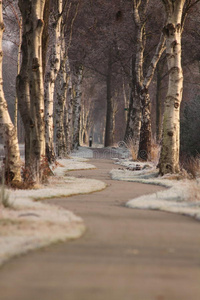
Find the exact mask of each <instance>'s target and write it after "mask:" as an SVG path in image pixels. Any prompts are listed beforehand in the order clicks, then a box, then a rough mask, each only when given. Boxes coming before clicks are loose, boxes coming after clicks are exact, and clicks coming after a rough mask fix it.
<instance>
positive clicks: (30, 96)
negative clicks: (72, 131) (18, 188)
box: [16, 0, 45, 181]
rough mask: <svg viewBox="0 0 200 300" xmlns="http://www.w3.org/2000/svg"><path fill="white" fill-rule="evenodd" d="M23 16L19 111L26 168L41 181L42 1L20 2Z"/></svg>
mask: <svg viewBox="0 0 200 300" xmlns="http://www.w3.org/2000/svg"><path fill="white" fill-rule="evenodd" d="M18 3H19V8H20V11H21V14H22V29H23V36H22V63H21V68H20V73H19V75H18V76H17V82H16V85H17V95H18V99H19V110H20V114H21V117H22V120H23V123H24V128H25V165H26V168H28V169H29V170H30V171H31V174H32V179H33V180H34V181H39V180H40V178H41V175H42V174H41V172H40V171H41V169H40V164H41V161H42V160H43V159H44V157H45V139H44V137H45V126H44V125H45V124H44V84H43V70H42V31H43V26H44V22H43V15H44V6H45V0H43V1H42V0H32V1H31V0H19V2H18Z"/></svg>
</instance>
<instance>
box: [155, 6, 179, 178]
mask: <svg viewBox="0 0 200 300" xmlns="http://www.w3.org/2000/svg"><path fill="white" fill-rule="evenodd" d="M184 3H185V0H176V1H175V2H173V3H172V2H171V1H167V4H166V12H167V24H166V26H165V27H164V33H165V36H166V53H167V64H168V72H169V81H168V91H167V96H166V99H165V110H164V120H163V139H162V148H161V156H160V162H159V168H160V173H161V174H162V175H163V174H166V173H176V172H179V147H180V137H179V135H180V128H179V127H180V125H179V119H180V104H181V100H182V91H183V72H182V66H181V34H182V27H181V23H182V14H183V6H184Z"/></svg>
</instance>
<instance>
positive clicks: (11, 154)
mask: <svg viewBox="0 0 200 300" xmlns="http://www.w3.org/2000/svg"><path fill="white" fill-rule="evenodd" d="M3 32H4V23H3V14H2V1H0V136H1V137H2V139H3V143H4V150H5V164H4V175H5V181H6V183H14V182H20V181H21V165H20V152H19V145H18V139H17V131H16V128H15V127H14V125H13V123H12V121H11V118H10V115H9V112H8V106H7V102H6V100H5V96H4V91H3V76H2V61H3V51H2V38H3Z"/></svg>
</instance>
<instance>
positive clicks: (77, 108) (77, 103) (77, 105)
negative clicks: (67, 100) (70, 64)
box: [73, 65, 83, 149]
mask: <svg viewBox="0 0 200 300" xmlns="http://www.w3.org/2000/svg"><path fill="white" fill-rule="evenodd" d="M82 79H83V66H81V65H80V66H78V67H77V81H76V84H75V98H74V107H73V110H74V119H73V149H78V147H79V146H80V142H79V133H80V114H81V96H82V90H81V85H82Z"/></svg>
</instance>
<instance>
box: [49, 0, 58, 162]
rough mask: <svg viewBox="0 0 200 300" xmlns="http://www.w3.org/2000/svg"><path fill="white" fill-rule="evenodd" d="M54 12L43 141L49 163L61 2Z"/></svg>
mask: <svg viewBox="0 0 200 300" xmlns="http://www.w3.org/2000/svg"><path fill="white" fill-rule="evenodd" d="M54 5H55V11H54V12H53V14H54V18H55V22H54V23H53V24H52V29H53V45H52V49H51V54H50V59H49V63H50V71H49V72H48V73H47V75H46V80H45V85H46V87H45V139H46V154H47V158H48V160H49V162H53V161H54V160H55V151H54V141H53V133H54V130H53V109H54V91H55V82H56V78H57V75H58V71H59V69H60V60H61V58H60V54H61V38H60V37H61V30H62V29H61V24H62V14H61V12H62V0H56V1H55V4H54Z"/></svg>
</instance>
